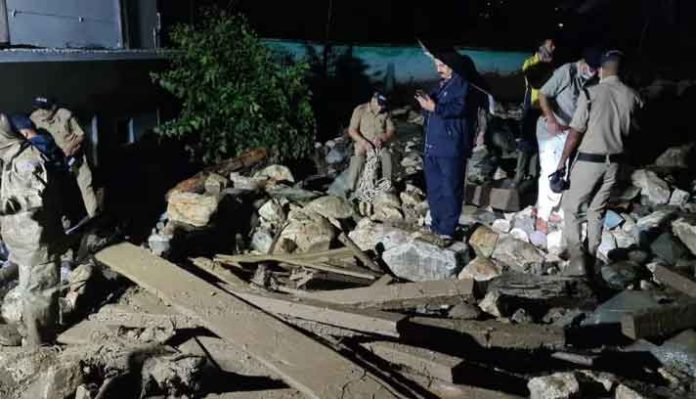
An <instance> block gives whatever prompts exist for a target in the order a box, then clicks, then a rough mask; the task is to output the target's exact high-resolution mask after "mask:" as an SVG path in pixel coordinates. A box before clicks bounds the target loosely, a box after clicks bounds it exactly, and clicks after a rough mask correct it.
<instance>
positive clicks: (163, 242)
mask: <svg viewBox="0 0 696 399" xmlns="http://www.w3.org/2000/svg"><path fill="white" fill-rule="evenodd" d="M172 238H173V236H171V235H169V234H163V233H153V234H151V235H150V237H148V238H147V246H148V247H149V248H150V251H152V253H153V254H155V255H157V256H162V255H164V254H166V253H167V252H168V251H169V250H170V249H171V245H170V242H171V239H172Z"/></svg>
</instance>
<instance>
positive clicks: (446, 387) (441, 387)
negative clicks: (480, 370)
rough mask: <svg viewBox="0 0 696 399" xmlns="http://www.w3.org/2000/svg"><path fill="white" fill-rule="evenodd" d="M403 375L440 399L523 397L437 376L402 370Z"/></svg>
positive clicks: (520, 398)
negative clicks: (454, 382) (444, 379)
mask: <svg viewBox="0 0 696 399" xmlns="http://www.w3.org/2000/svg"><path fill="white" fill-rule="evenodd" d="M401 374H403V375H404V376H405V377H407V378H408V379H410V380H412V381H414V382H415V383H417V384H418V385H420V386H422V387H423V388H425V389H427V390H428V391H430V393H432V394H433V395H435V396H436V397H438V398H440V399H523V398H524V397H522V396H517V395H512V394H509V393H506V392H499V391H493V390H490V389H485V388H479V387H474V386H470V385H462V384H452V383H450V382H447V381H442V380H440V379H437V378H429V377H426V376H423V375H419V374H416V373H407V372H402V373H401Z"/></svg>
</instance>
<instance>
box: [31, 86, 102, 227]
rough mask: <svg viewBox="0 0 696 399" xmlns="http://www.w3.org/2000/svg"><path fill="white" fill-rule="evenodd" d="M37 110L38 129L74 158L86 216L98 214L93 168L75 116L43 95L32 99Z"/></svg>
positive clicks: (66, 155)
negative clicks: (43, 131)
mask: <svg viewBox="0 0 696 399" xmlns="http://www.w3.org/2000/svg"><path fill="white" fill-rule="evenodd" d="M34 105H35V107H36V110H35V111H34V112H33V113H32V114H31V120H32V122H34V124H35V125H36V127H37V128H39V129H45V130H46V131H48V132H49V133H51V135H52V136H53V139H54V140H55V141H56V144H58V147H60V149H61V150H63V153H65V157H66V158H67V159H68V160H71V159H73V160H74V162H75V165H77V168H78V169H77V185H78V187H79V188H80V192H81V193H82V200H83V201H84V204H85V210H86V211H87V215H88V216H89V217H92V216H94V215H95V214H96V213H97V207H98V205H97V196H96V194H95V193H94V187H93V186H92V171H91V170H90V168H89V164H88V163H87V158H86V157H85V155H84V141H85V132H84V131H83V130H82V128H81V127H80V124H79V123H78V122H77V119H76V118H75V116H74V115H73V114H72V112H70V111H69V110H67V109H65V108H60V107H58V106H56V104H55V103H54V102H53V101H52V100H51V99H48V98H46V97H37V98H36V99H35V100H34Z"/></svg>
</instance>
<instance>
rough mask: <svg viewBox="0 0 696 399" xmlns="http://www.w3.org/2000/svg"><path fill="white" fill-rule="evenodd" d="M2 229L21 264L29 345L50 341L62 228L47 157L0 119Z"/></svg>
mask: <svg viewBox="0 0 696 399" xmlns="http://www.w3.org/2000/svg"><path fill="white" fill-rule="evenodd" d="M0 160H1V161H2V164H3V168H2V181H1V183H0V227H1V229H2V236H3V239H4V241H5V244H6V245H7V248H8V250H9V260H10V261H12V262H14V263H16V264H17V265H19V290H20V294H21V296H20V301H21V304H22V306H21V309H22V325H21V326H19V331H20V332H21V333H22V336H23V337H24V343H25V345H27V346H38V345H41V344H43V343H47V342H51V341H52V340H53V339H54V337H55V324H56V322H57V319H58V294H59V293H58V284H59V282H60V276H59V264H58V255H59V254H58V252H59V251H58V248H59V246H60V243H61V238H62V233H63V230H62V228H61V225H60V219H59V213H58V211H57V210H56V209H55V203H56V201H55V196H56V192H55V186H54V185H53V183H52V178H51V174H50V173H49V172H48V171H47V169H46V166H45V157H44V156H42V154H41V153H40V152H39V151H38V150H37V149H36V148H34V147H33V146H31V145H29V143H28V142H27V141H26V140H24V139H23V138H22V137H21V136H20V135H19V133H17V132H15V131H13V129H12V128H11V125H10V123H9V121H8V119H7V117H6V116H5V115H0Z"/></svg>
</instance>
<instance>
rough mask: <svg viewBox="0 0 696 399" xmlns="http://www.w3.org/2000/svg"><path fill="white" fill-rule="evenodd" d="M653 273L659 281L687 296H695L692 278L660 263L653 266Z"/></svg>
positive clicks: (695, 291) (695, 284) (695, 289)
mask: <svg viewBox="0 0 696 399" xmlns="http://www.w3.org/2000/svg"><path fill="white" fill-rule="evenodd" d="M654 274H655V278H656V279H657V281H659V282H660V283H662V284H664V285H667V286H670V287H672V288H674V289H675V290H677V291H679V292H682V293H684V294H686V295H688V296H691V297H696V281H694V280H693V279H691V278H689V277H687V276H684V275H683V274H680V273H677V272H675V271H674V270H671V269H669V268H667V267H665V266H662V265H660V266H657V267H656V268H655V273H654Z"/></svg>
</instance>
